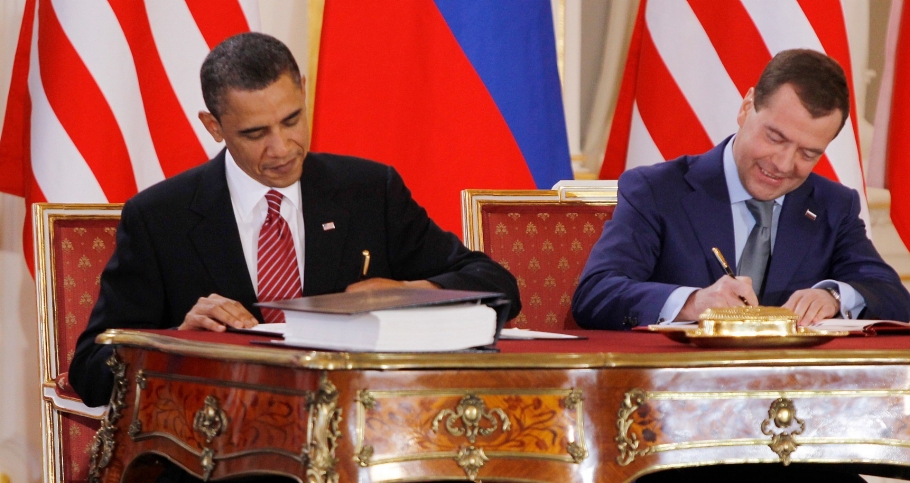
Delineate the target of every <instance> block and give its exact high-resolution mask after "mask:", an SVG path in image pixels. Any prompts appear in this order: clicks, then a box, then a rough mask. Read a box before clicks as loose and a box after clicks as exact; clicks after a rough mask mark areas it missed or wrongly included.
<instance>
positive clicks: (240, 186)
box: [224, 151, 304, 296]
mask: <svg viewBox="0 0 910 483" xmlns="http://www.w3.org/2000/svg"><path fill="white" fill-rule="evenodd" d="M224 164H225V173H226V174H227V185H228V191H229V192H230V193H231V205H233V207H234V218H235V219H236V220H237V228H238V230H240V244H241V245H243V256H244V258H245V259H246V266H247V269H249V272H250V280H251V281H252V282H253V288H254V289H255V290H256V295H257V296H258V295H259V269H258V263H259V261H258V259H259V230H260V229H261V228H262V223H263V222H265V217H266V215H267V214H268V212H269V204H268V202H267V201H266V199H265V194H266V193H268V192H269V190H272V189H274V190H275V191H278V192H279V193H281V194H282V195H284V198H282V200H281V217H282V218H284V220H285V221H286V222H287V223H288V227H289V228H290V229H291V233H294V234H295V236H294V251H295V252H296V254H297V268H298V269H299V270H300V284H301V286H303V280H304V279H303V260H304V257H303V250H304V244H303V240H304V226H303V206H302V205H301V200H300V181H299V180H298V181H297V182H295V183H294V184H292V185H290V186H288V187H286V188H269V187H268V186H265V185H263V184H262V183H260V182H258V181H256V180H255V179H253V178H251V177H250V175H248V174H246V172H245V171H243V170H242V169H240V166H237V162H236V161H234V157H233V156H231V152H230V151H226V152H225V155H224Z"/></svg>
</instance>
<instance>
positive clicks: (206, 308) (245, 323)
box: [177, 293, 259, 332]
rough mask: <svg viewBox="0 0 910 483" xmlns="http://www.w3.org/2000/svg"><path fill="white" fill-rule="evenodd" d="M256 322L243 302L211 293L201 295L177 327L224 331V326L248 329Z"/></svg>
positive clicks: (181, 328)
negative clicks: (206, 295) (204, 295)
mask: <svg viewBox="0 0 910 483" xmlns="http://www.w3.org/2000/svg"><path fill="white" fill-rule="evenodd" d="M258 324H259V321H257V320H256V317H253V314H251V313H250V312H249V311H248V310H247V309H246V307H244V306H243V304H241V303H240V302H238V301H236V300H231V299H229V298H225V297H222V296H221V295H218V294H214V293H213V294H212V295H209V296H208V297H201V298H200V299H199V301H198V302H196V305H194V306H193V308H192V309H190V311H189V313H187V314H186V317H184V318H183V323H182V324H180V327H178V328H177V329H178V330H211V331H212V332H224V330H225V326H229V327H233V328H235V329H249V328H250V327H255V326H256V325H258Z"/></svg>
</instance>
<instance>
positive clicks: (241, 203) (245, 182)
mask: <svg viewBox="0 0 910 483" xmlns="http://www.w3.org/2000/svg"><path fill="white" fill-rule="evenodd" d="M224 164H225V173H226V174H227V183H228V190H229V191H230V193H231V199H232V200H233V201H234V205H235V206H236V207H237V208H238V209H239V210H240V217H241V218H242V219H244V220H248V219H249V217H250V215H252V213H253V210H254V209H255V208H256V206H257V204H258V203H259V202H260V201H261V200H262V199H263V198H265V194H266V193H268V192H269V190H272V189H274V190H275V191H277V192H279V193H281V194H282V195H284V197H285V198H287V200H288V201H290V202H291V205H292V206H293V207H294V209H295V210H298V211H300V210H301V206H300V180H297V181H296V182H294V184H292V185H290V186H287V187H285V188H270V187H268V186H265V185H264V184H262V183H260V182H259V181H256V180H255V179H253V178H251V177H250V175H248V174H246V172H245V171H243V170H242V169H240V166H238V165H237V161H235V160H234V157H233V156H231V151H230V150H225V153H224ZM266 206H267V205H266Z"/></svg>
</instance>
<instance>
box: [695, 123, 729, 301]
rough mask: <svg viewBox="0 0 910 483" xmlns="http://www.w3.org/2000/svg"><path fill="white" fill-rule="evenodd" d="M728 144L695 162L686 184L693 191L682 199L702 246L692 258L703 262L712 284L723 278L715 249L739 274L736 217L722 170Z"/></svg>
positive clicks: (720, 146) (715, 148) (720, 145)
mask: <svg viewBox="0 0 910 483" xmlns="http://www.w3.org/2000/svg"><path fill="white" fill-rule="evenodd" d="M727 142H729V138H728V140H727ZM727 142H723V143H721V144H719V145H717V146H715V147H714V149H712V150H711V151H708V152H707V153H705V154H704V155H702V156H699V157H698V158H696V160H695V161H693V162H692V164H691V167H690V168H689V172H688V173H686V181H687V182H688V183H689V185H690V186H691V187H692V190H693V191H692V192H691V193H689V194H688V195H686V196H685V197H684V198H683V199H682V205H683V208H684V210H685V212H686V215H687V216H688V218H689V223H690V224H691V225H692V230H693V233H695V237H696V238H697V239H698V244H699V250H700V253H698V254H696V253H693V254H692V255H693V256H701V257H703V258H704V260H705V263H706V264H707V265H706V266H707V270H708V275H709V277H710V278H711V280H710V281H709V283H713V281H714V280H716V279H717V278H720V277H722V276H723V275H724V271H723V268H722V267H721V265H720V262H718V261H717V259H716V258H715V256H714V253H713V252H712V251H711V249H712V248H713V247H717V248H718V249H720V251H721V253H723V255H724V257H725V258H726V259H727V263H728V264H729V265H730V268H732V269H733V270H734V271H735V270H736V260H734V258H735V256H736V247H735V241H734V236H733V217H732V214H731V211H730V194H729V193H728V191H727V181H726V179H725V178H724V168H723V152H724V147H725V146H726V144H727ZM709 213H717V214H718V216H710V215H708V214H709Z"/></svg>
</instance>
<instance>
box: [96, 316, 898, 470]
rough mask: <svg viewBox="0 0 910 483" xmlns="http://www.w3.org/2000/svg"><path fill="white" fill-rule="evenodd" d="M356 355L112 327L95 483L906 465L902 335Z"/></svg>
mask: <svg viewBox="0 0 910 483" xmlns="http://www.w3.org/2000/svg"><path fill="white" fill-rule="evenodd" d="M583 334H584V335H586V336H587V337H588V339H587V340H577V341H552V340H550V341H523V342H514V341H504V342H500V349H501V352H500V353H484V354H478V353H459V354H453V353H447V354H419V355H417V354H356V353H340V352H312V351H307V350H294V349H283V348H273V347H265V346H261V345H258V344H256V343H255V342H254V341H257V340H258V341H263V340H267V338H261V337H256V336H248V335H237V334H211V333H188V332H176V331H109V332H107V333H105V334H103V335H101V336H100V337H99V342H101V343H106V344H114V345H116V346H117V347H116V355H115V358H112V360H111V361H110V365H111V366H112V368H113V370H114V371H115V374H116V384H115V386H116V388H115V391H114V394H113V396H112V400H111V401H112V405H111V410H110V411H109V412H108V414H107V416H106V418H105V420H104V422H103V424H102V428H101V430H100V431H99V433H98V436H97V437H96V444H95V452H94V454H93V459H92V461H93V468H92V470H93V474H94V475H95V476H97V477H100V479H101V480H102V481H106V482H118V481H131V477H130V474H129V471H130V470H132V469H134V467H131V466H130V465H131V462H133V461H134V460H135V459H136V458H137V457H138V456H140V455H143V454H147V453H156V454H159V455H164V456H166V457H167V458H169V459H170V460H172V461H174V462H176V463H177V464H179V465H181V466H183V467H184V468H186V469H187V470H188V471H190V472H192V473H195V474H196V475H199V476H200V477H202V478H204V479H220V478H223V477H225V476H227V475H235V474H243V473H250V472H267V473H283V474H287V475H293V476H296V477H297V478H299V479H300V480H301V481H309V482H334V481H342V482H353V481H363V482H367V481H372V482H378V481H385V482H389V481H396V482H400V481H416V480H432V481H440V480H493V479H495V480H512V481H521V482H611V483H612V482H628V481H631V480H632V479H634V478H636V477H637V476H640V475H643V474H645V473H649V472H653V471H658V470H660V469H664V468H670V467H682V466H693V465H705V464H719V463H724V462H725V463H733V462H735V463H745V462H749V463H773V464H787V463H788V462H791V461H793V462H816V463H826V462H828V463H830V462H852V463H869V464H887V465H898V466H910V351H908V350H906V349H905V348H906V347H910V337H907V336H880V337H874V338H849V339H839V340H835V341H832V342H830V343H828V344H826V345H824V346H821V347H818V348H812V349H799V350H749V351H743V350H711V351H708V350H703V349H695V348H692V347H688V346H685V345H682V344H678V343H675V342H672V341H669V340H667V339H665V338H664V337H662V336H660V335H657V334H647V333H608V332H584V333H583Z"/></svg>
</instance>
